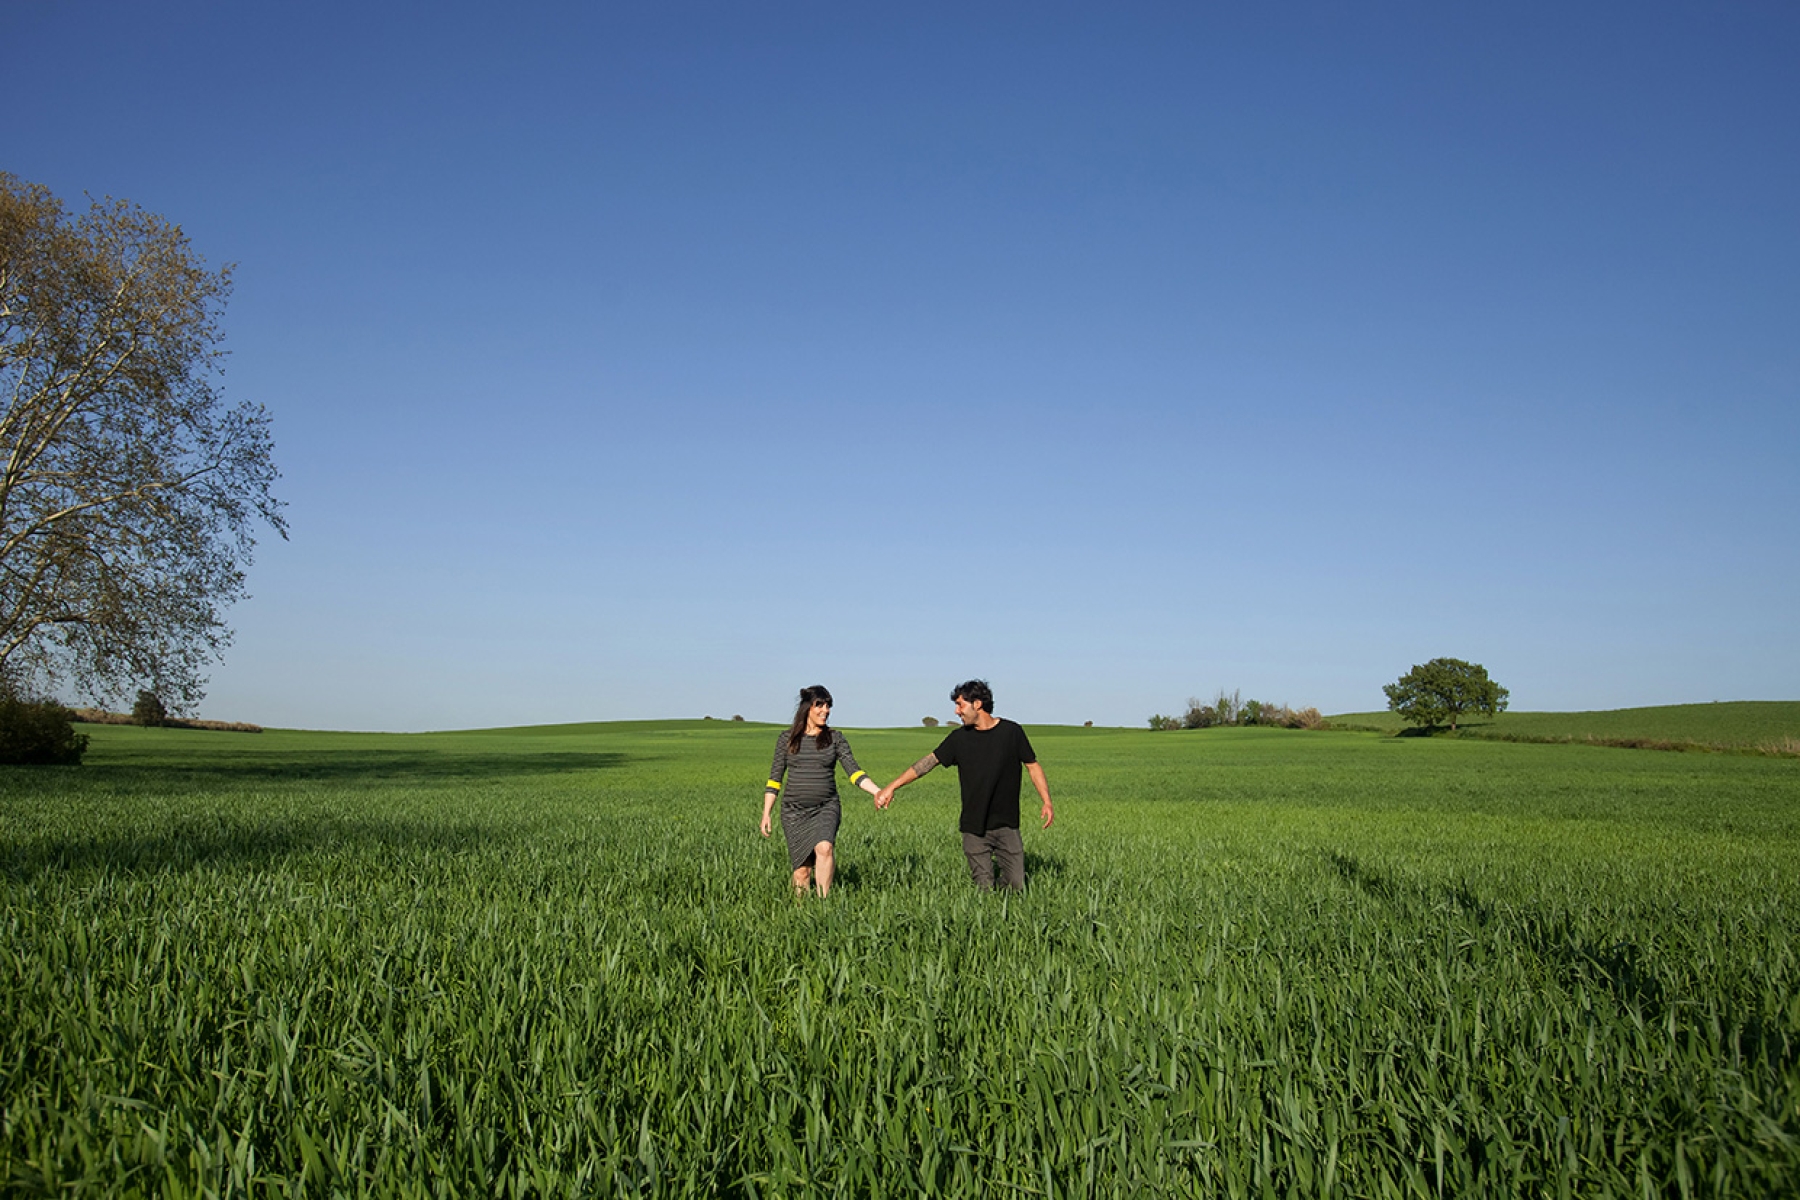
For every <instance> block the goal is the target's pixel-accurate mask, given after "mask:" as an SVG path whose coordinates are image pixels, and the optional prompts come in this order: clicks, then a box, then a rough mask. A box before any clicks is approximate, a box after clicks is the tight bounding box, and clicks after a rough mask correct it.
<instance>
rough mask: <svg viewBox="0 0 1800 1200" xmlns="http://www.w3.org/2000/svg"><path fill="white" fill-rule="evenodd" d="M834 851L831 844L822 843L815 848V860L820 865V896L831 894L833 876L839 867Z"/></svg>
mask: <svg viewBox="0 0 1800 1200" xmlns="http://www.w3.org/2000/svg"><path fill="white" fill-rule="evenodd" d="M834 849H835V848H834V847H833V846H832V844H831V843H830V842H820V843H819V844H818V845H816V846H814V847H813V858H814V859H815V860H816V861H817V862H818V864H819V868H818V869H819V895H821V896H829V895H830V894H831V875H832V871H833V870H834V869H835V868H836V866H837V862H836V860H835V859H833V857H832V854H833V851H834Z"/></svg>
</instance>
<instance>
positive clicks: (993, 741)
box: [937, 717, 1037, 837]
mask: <svg viewBox="0 0 1800 1200" xmlns="http://www.w3.org/2000/svg"><path fill="white" fill-rule="evenodd" d="M995 722H996V724H995V725H994V727H993V728H992V729H989V730H987V731H986V732H983V731H982V730H979V729H977V728H975V727H974V726H973V725H959V726H957V727H956V728H955V729H953V730H951V731H950V736H949V737H947V738H945V739H944V742H943V744H942V745H941V746H939V747H938V748H937V760H938V762H940V763H941V764H943V765H944V766H946V767H955V768H956V777H957V782H958V783H960V784H961V785H962V831H963V832H964V833H972V834H975V835H976V836H977V837H979V836H981V835H982V834H985V833H987V832H988V831H989V830H991V829H1017V828H1018V827H1019V774H1020V768H1022V767H1023V766H1024V764H1026V763H1034V762H1036V761H1037V753H1036V752H1035V751H1034V750H1032V748H1031V739H1030V738H1028V737H1026V736H1025V731H1024V730H1023V729H1021V728H1020V727H1019V725H1018V723H1017V722H1015V721H1008V720H1007V719H1006V718H1005V717H996V718H995Z"/></svg>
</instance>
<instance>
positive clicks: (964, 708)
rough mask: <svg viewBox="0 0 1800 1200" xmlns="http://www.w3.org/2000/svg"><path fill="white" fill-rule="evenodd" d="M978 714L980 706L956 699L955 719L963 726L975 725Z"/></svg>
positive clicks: (959, 698)
mask: <svg viewBox="0 0 1800 1200" xmlns="http://www.w3.org/2000/svg"><path fill="white" fill-rule="evenodd" d="M980 712H981V705H980V704H979V703H977V704H971V703H969V702H968V701H967V700H965V699H963V698H962V697H961V696H958V697H957V698H956V719H957V720H959V721H961V722H962V723H963V724H964V725H973V724H975V719H976V716H977V714H979V713H980Z"/></svg>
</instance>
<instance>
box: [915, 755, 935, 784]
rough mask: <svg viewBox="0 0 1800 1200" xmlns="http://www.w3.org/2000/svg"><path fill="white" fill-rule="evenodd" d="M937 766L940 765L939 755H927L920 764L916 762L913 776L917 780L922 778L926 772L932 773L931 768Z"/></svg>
mask: <svg viewBox="0 0 1800 1200" xmlns="http://www.w3.org/2000/svg"><path fill="white" fill-rule="evenodd" d="M937 765H938V760H937V754H936V753H932V754H927V755H926V756H925V757H924V758H921V759H920V760H919V761H918V762H916V763H914V764H913V765H912V773H913V776H914V777H915V778H917V777H919V776H922V775H924V774H925V773H926V772H928V771H930V770H931V768H933V767H935V766H937Z"/></svg>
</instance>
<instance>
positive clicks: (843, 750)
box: [762, 687, 879, 896]
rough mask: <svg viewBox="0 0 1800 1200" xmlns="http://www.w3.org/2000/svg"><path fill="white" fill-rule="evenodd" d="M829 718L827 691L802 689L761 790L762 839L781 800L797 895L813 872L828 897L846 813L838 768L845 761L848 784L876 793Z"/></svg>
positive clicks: (789, 861) (790, 864) (789, 858)
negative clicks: (840, 822)
mask: <svg viewBox="0 0 1800 1200" xmlns="http://www.w3.org/2000/svg"><path fill="white" fill-rule="evenodd" d="M830 719H831V693H830V692H828V691H826V690H825V689H824V688H822V687H809V688H801V689H800V707H798V708H796V709H795V710H794V723H793V725H792V726H791V727H790V728H788V729H784V730H782V732H781V736H780V737H778V738H776V739H775V761H774V763H773V764H771V765H770V767H769V783H768V786H767V788H766V789H765V790H764V791H763V815H762V835H763V836H764V837H768V836H769V833H770V829H771V826H770V822H769V817H770V814H771V812H772V811H773V810H774V808H775V798H776V797H777V796H779V797H780V798H781V832H782V834H783V835H785V836H786V838H787V844H788V865H789V866H791V867H793V868H794V892H795V894H796V895H805V894H806V892H807V891H808V890H809V888H810V887H811V885H812V880H813V875H814V874H815V872H816V873H817V875H818V879H819V895H821V896H827V895H830V894H831V876H832V872H833V870H834V869H835V868H836V865H837V864H836V861H835V858H834V850H833V847H834V846H835V844H836V842H837V831H838V822H839V821H841V820H842V819H843V815H844V808H843V804H842V803H841V802H840V801H839V800H838V792H837V771H836V767H837V764H839V763H843V764H844V771H845V772H846V773H847V774H848V775H849V776H850V782H851V783H854V784H855V785H856V786H857V787H860V788H861V789H862V790H863V791H865V792H867V793H869V795H871V796H873V795H874V794H875V793H876V792H877V791H878V790H879V789H878V788H877V787H876V786H875V781H874V780H873V779H870V778H869V775H868V772H866V771H864V770H863V769H862V768H861V767H859V766H857V765H856V756H855V755H854V754H851V753H850V743H849V742H847V741H845V740H844V735H843V734H841V733H839V732H838V731H837V730H835V729H833V728H832V727H831V726H830V725H828V724H826V722H827V721H829V720H830ZM784 776H785V781H784V778H783V777H784Z"/></svg>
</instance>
